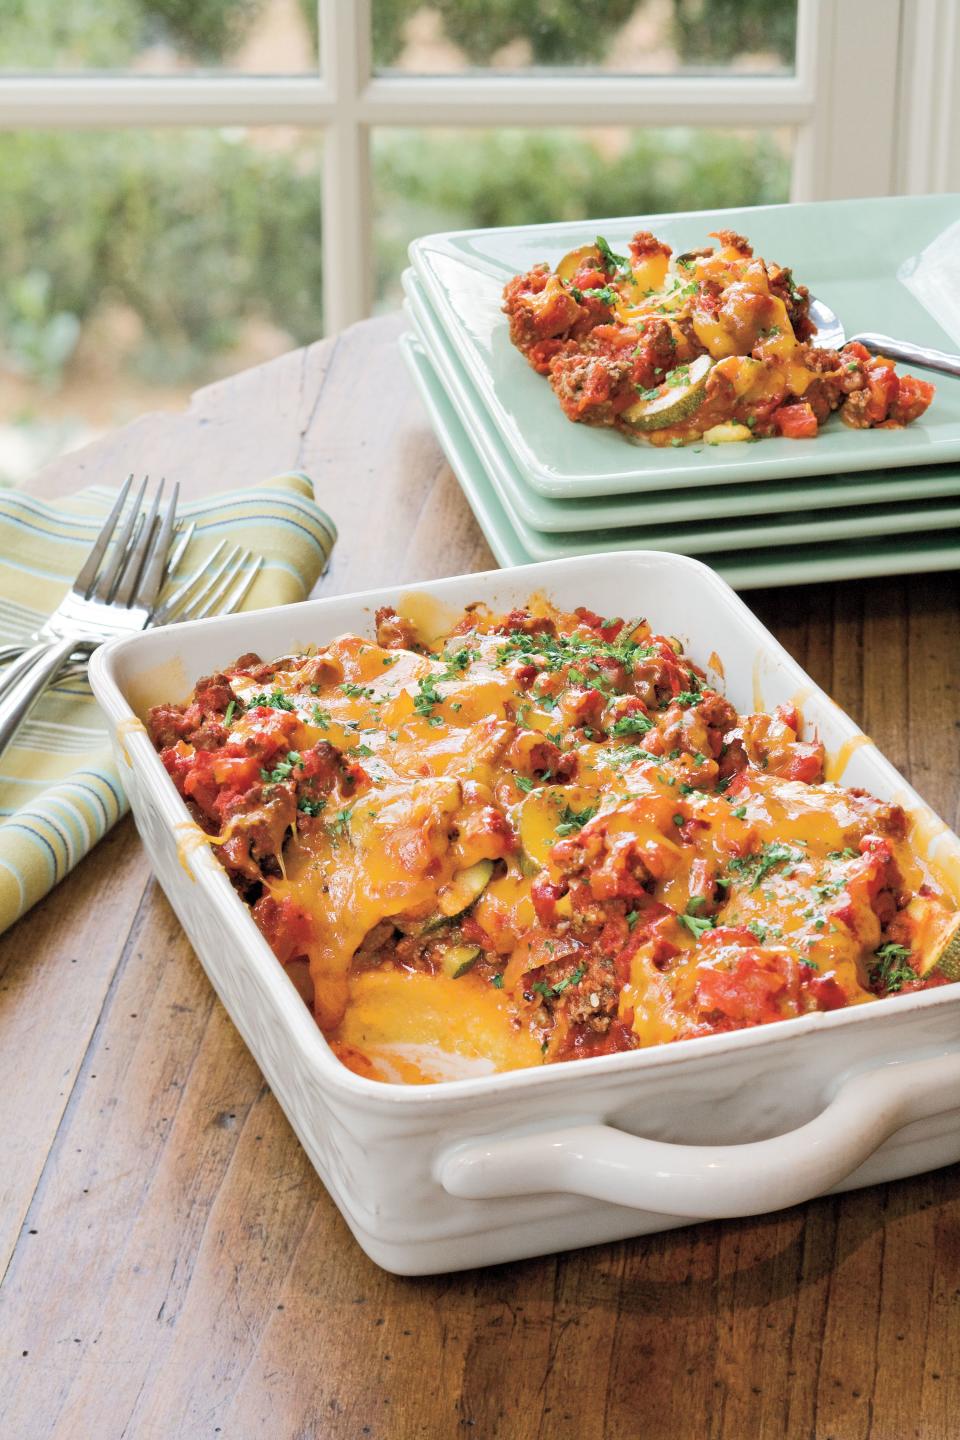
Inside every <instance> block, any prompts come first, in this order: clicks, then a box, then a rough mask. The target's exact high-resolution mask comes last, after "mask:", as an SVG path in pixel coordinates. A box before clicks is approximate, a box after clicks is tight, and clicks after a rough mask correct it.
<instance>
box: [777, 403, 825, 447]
mask: <svg viewBox="0 0 960 1440" xmlns="http://www.w3.org/2000/svg"><path fill="white" fill-rule="evenodd" d="M771 418H772V420H773V423H774V425H775V426H776V427H777V429H778V430H779V432H780V434H781V435H782V436H783V437H784V439H786V440H812V439H813V438H814V436H815V435H816V433H817V431H818V429H819V428H820V427H819V426H818V424H817V417H816V415H814V413H813V407H812V406H811V405H808V404H807V402H806V401H805V400H798V401H795V402H794V404H792V405H781V406H780V408H779V409H778V410H774V412H773V415H772V417H771Z"/></svg>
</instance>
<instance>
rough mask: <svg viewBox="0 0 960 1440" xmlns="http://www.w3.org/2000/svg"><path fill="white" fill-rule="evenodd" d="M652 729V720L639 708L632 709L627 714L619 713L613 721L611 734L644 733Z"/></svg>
mask: <svg viewBox="0 0 960 1440" xmlns="http://www.w3.org/2000/svg"><path fill="white" fill-rule="evenodd" d="M652 729H653V721H652V720H649V719H648V718H647V716H646V715H644V714H643V713H642V711H640V710H636V711H633V712H632V713H631V714H629V715H621V716H620V719H619V720H617V721H615V722H614V724H613V726H612V728H611V730H610V734H611V735H646V733H647V731H648V730H652Z"/></svg>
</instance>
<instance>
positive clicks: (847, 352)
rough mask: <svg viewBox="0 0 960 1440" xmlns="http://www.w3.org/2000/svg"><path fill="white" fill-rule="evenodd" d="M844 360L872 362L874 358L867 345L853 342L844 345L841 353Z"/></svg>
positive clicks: (856, 341)
mask: <svg viewBox="0 0 960 1440" xmlns="http://www.w3.org/2000/svg"><path fill="white" fill-rule="evenodd" d="M840 354H841V355H842V356H843V358H844V360H872V359H873V356H872V355H871V354H870V351H869V350H868V349H867V347H866V345H861V344H860V341H859V340H851V341H850V343H849V345H844V347H843V349H842V350H841V351H840Z"/></svg>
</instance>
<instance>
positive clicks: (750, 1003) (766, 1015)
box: [697, 951, 787, 1025]
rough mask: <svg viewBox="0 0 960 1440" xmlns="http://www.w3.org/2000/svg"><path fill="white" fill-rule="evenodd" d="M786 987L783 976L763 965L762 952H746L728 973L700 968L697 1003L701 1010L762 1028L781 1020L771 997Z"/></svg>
mask: <svg viewBox="0 0 960 1440" xmlns="http://www.w3.org/2000/svg"><path fill="white" fill-rule="evenodd" d="M786 985H787V981H786V977H785V976H783V975H781V974H780V973H779V971H777V970H775V969H773V968H772V967H771V966H770V965H769V964H767V963H765V962H764V957H763V955H762V953H761V952H759V951H752V952H751V951H747V953H746V954H744V955H742V956H740V957H739V958H738V959H737V961H736V964H735V965H734V966H733V968H732V969H730V970H720V969H714V968H713V967H712V966H710V965H701V966H700V967H699V969H698V979H697V1000H698V1001H699V1003H700V1005H701V1006H702V1008H703V1009H704V1010H719V1011H720V1013H721V1014H722V1015H727V1016H729V1018H730V1019H731V1020H739V1021H740V1022H741V1023H743V1024H746V1025H762V1024H764V1023H765V1022H766V1021H769V1020H778V1019H779V1018H780V1014H779V1011H778V1010H777V1007H776V1004H775V1000H774V997H775V996H777V995H779V994H780V992H781V991H782V990H784V989H785V988H786Z"/></svg>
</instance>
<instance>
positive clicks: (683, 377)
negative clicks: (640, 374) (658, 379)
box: [664, 365, 690, 390]
mask: <svg viewBox="0 0 960 1440" xmlns="http://www.w3.org/2000/svg"><path fill="white" fill-rule="evenodd" d="M689 380H690V366H689V365H678V366H677V368H676V369H675V370H671V371H670V373H669V374H668V375H667V376H666V378H665V380H664V384H665V385H669V387H670V389H671V390H675V389H676V387H677V386H678V385H686V384H688V383H689Z"/></svg>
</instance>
